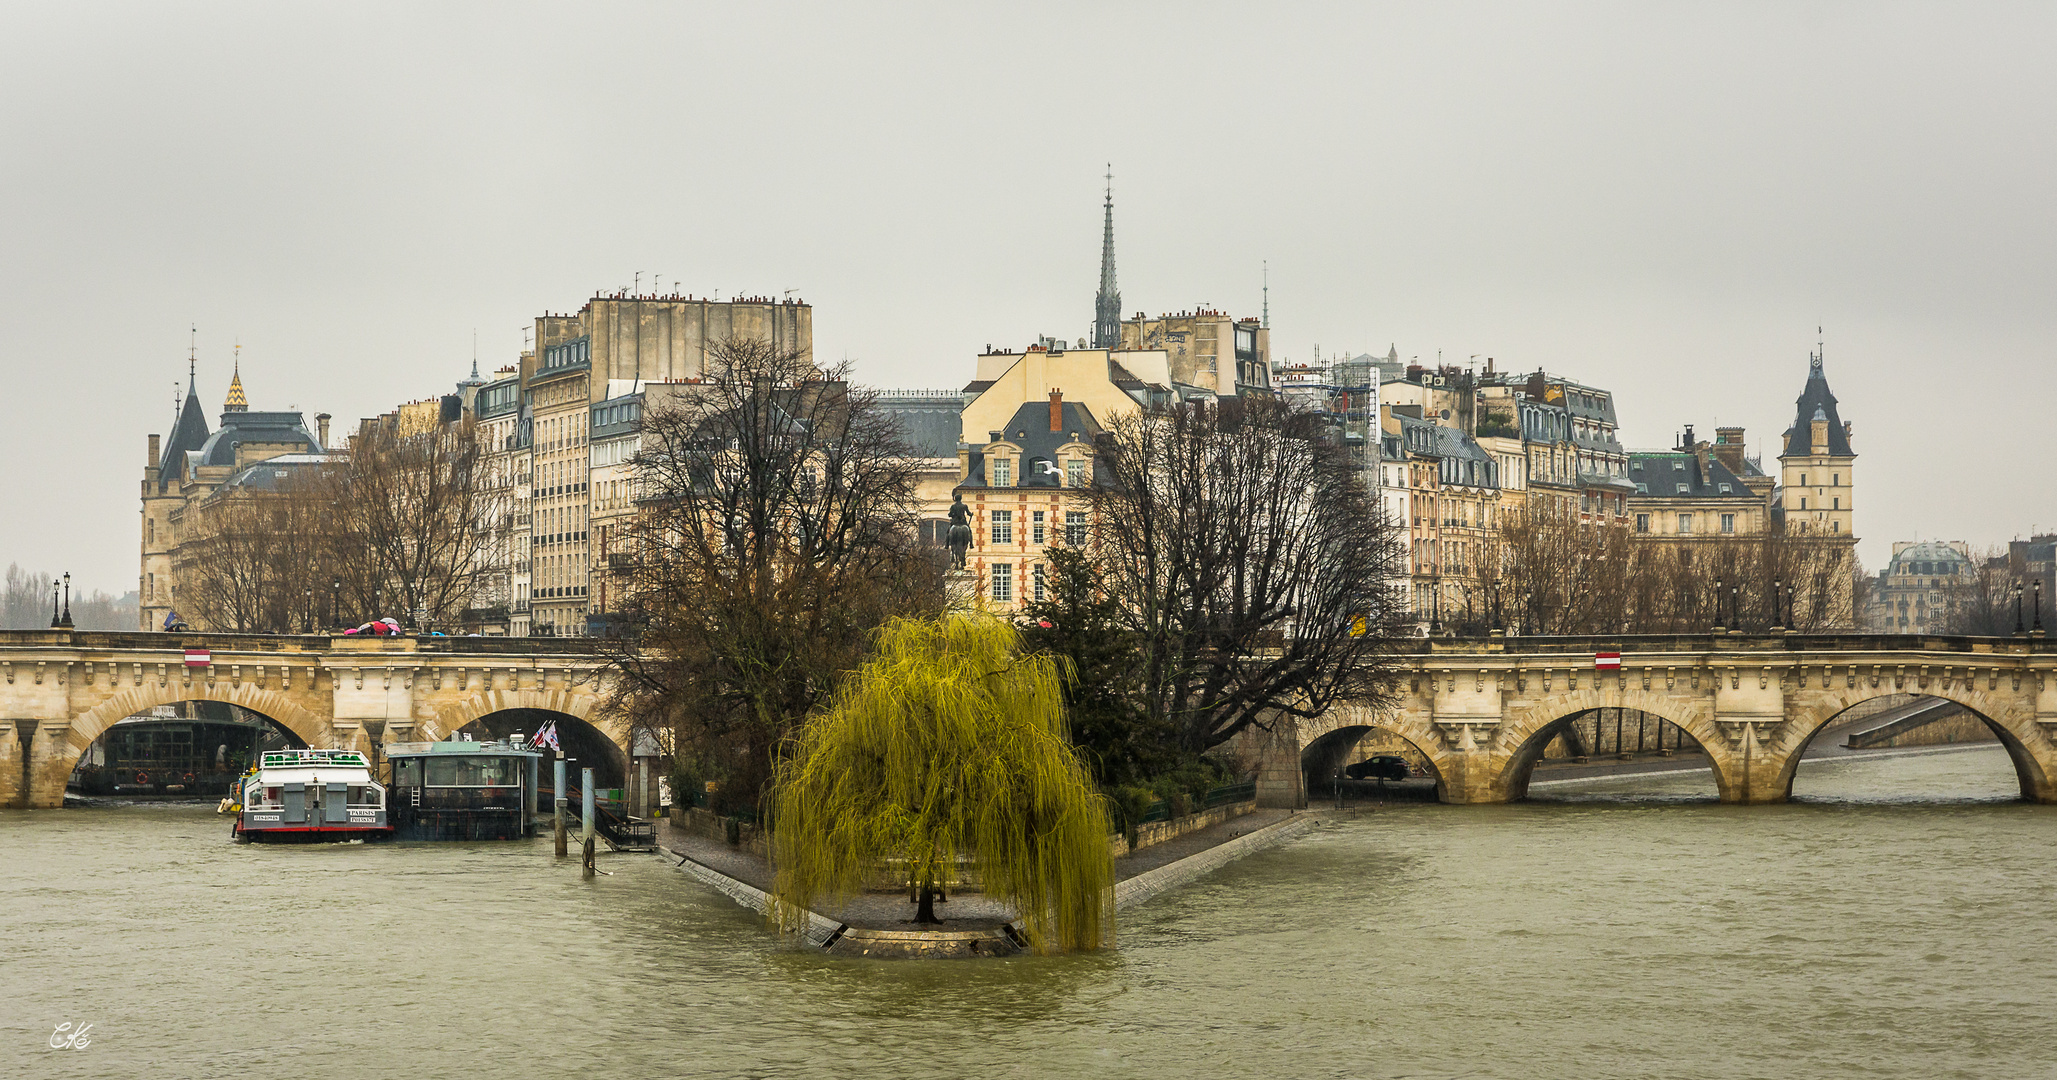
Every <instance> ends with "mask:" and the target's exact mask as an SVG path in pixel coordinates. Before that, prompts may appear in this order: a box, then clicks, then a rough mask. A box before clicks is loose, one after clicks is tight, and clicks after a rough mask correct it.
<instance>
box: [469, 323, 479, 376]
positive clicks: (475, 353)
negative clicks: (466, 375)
mask: <svg viewBox="0 0 2057 1080" xmlns="http://www.w3.org/2000/svg"><path fill="white" fill-rule="evenodd" d="M471 377H472V378H473V379H477V378H478V377H479V328H478V327H476V326H474V327H472V328H471Z"/></svg>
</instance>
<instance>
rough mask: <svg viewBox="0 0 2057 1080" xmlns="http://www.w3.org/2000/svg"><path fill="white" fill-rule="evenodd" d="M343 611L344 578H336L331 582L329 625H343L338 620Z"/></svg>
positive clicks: (333, 626)
mask: <svg viewBox="0 0 2057 1080" xmlns="http://www.w3.org/2000/svg"><path fill="white" fill-rule="evenodd" d="M342 613H343V579H342V578H335V579H333V580H331V581H330V582H329V627H330V628H331V629H333V628H335V627H336V626H339V625H341V624H340V623H339V622H338V620H339V619H340V618H341V617H342Z"/></svg>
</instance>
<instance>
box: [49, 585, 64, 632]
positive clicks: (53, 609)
mask: <svg viewBox="0 0 2057 1080" xmlns="http://www.w3.org/2000/svg"><path fill="white" fill-rule="evenodd" d="M63 625H64V620H63V619H62V618H61V617H59V616H58V614H57V583H56V582H54V581H53V582H51V583H50V629H52V630H56V629H58V628H60V627H62V626H63Z"/></svg>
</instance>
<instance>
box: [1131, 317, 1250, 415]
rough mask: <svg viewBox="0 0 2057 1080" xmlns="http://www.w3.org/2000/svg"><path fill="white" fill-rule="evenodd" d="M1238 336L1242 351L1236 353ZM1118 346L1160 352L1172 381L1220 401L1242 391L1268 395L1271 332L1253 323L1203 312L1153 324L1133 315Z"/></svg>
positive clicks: (1155, 321)
mask: <svg viewBox="0 0 2057 1080" xmlns="http://www.w3.org/2000/svg"><path fill="white" fill-rule="evenodd" d="M1239 332H1240V333H1241V334H1242V335H1243V339H1244V345H1245V346H1246V347H1244V348H1241V349H1239V348H1238V341H1237V336H1238V333H1239ZM1121 347H1122V348H1123V349H1124V350H1155V351H1160V352H1163V353H1164V354H1165V355H1166V356H1167V357H1168V358H1169V361H1170V367H1171V381H1173V382H1177V383H1182V384H1184V385H1187V386H1197V387H1200V388H1202V389H1205V390H1210V391H1213V392H1214V393H1215V394H1217V395H1218V396H1221V397H1234V396H1235V395H1236V394H1237V393H1238V392H1239V391H1240V390H1241V389H1257V390H1269V389H1270V388H1271V385H1272V382H1271V331H1270V330H1267V329H1265V328H1264V326H1262V325H1261V324H1260V323H1259V322H1258V320H1256V319H1234V318H1230V317H1229V315H1228V314H1227V313H1226V312H1221V311H1213V310H1209V309H1205V308H1202V309H1198V310H1194V311H1182V312H1179V313H1178V314H1176V315H1160V316H1158V317H1157V318H1154V319H1151V318H1145V317H1143V316H1140V315H1138V316H1137V317H1135V318H1133V319H1129V320H1127V321H1126V322H1123V323H1122V324H1121ZM1239 353H1240V355H1239ZM1136 374H1138V375H1141V374H1142V372H1136Z"/></svg>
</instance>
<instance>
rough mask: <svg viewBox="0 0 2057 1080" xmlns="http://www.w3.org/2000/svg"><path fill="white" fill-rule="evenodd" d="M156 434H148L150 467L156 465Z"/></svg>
mask: <svg viewBox="0 0 2057 1080" xmlns="http://www.w3.org/2000/svg"><path fill="white" fill-rule="evenodd" d="M157 445H158V444H157V436H155V435H152V436H150V467H151V468H153V469H154V468H156V467H157Z"/></svg>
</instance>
